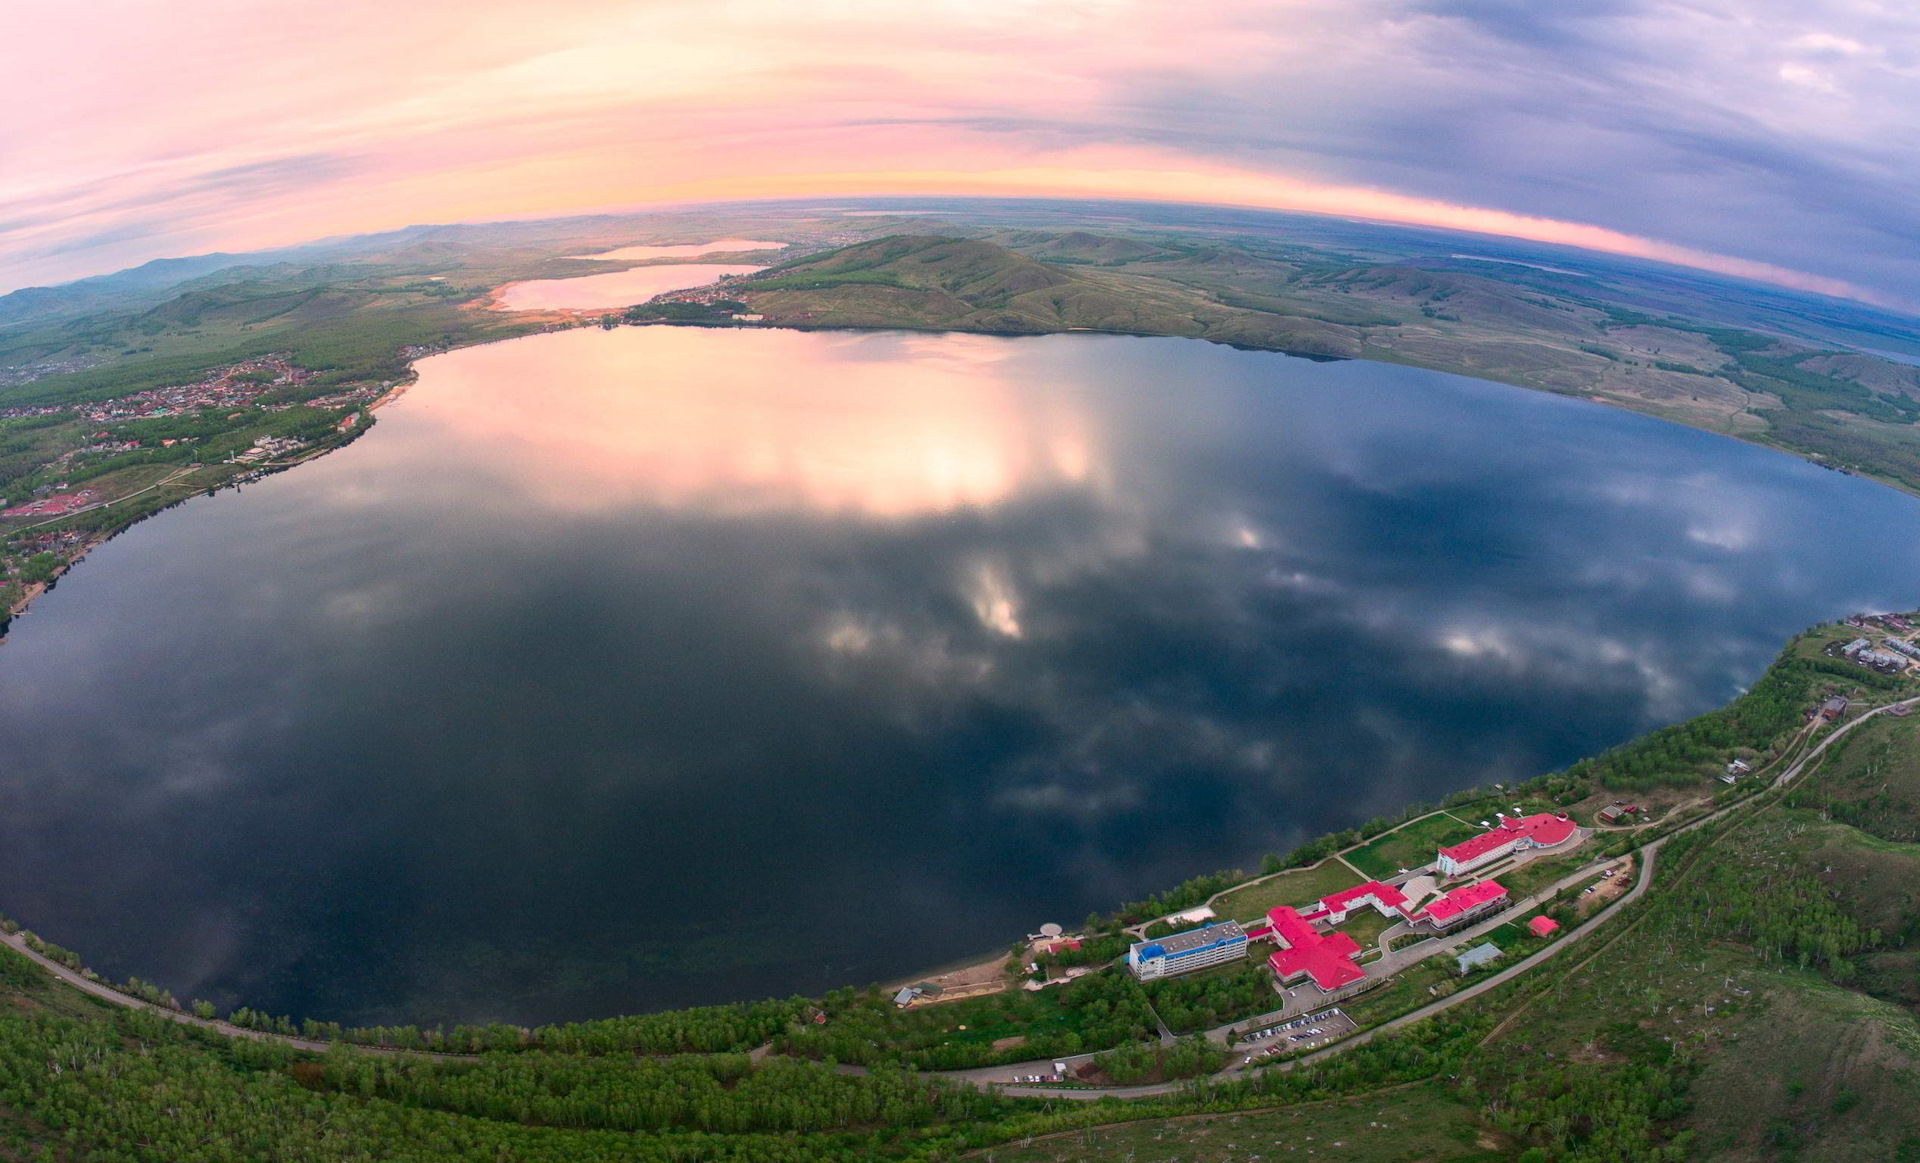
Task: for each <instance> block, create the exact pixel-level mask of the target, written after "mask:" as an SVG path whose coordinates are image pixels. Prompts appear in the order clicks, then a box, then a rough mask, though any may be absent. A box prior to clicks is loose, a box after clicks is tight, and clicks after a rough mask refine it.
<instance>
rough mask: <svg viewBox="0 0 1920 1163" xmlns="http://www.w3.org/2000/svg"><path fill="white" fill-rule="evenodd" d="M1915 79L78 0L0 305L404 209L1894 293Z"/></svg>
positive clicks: (1348, 32) (1146, 6) (949, 2)
mask: <svg viewBox="0 0 1920 1163" xmlns="http://www.w3.org/2000/svg"><path fill="white" fill-rule="evenodd" d="M1576 9H1577V11H1576ZM1917 89H1920V24H1917V23H1916V17H1914V16H1912V15H1908V14H1907V8H1906V7H1905V6H1903V5H1896V4H1892V3H1886V4H1879V3H1873V2H1871V0H1806V2H1802V3H1788V2H1785V0H1777V2H1776V0H1752V2H1741V0H1698V2H1695V3H1685V4H1677V3H1676V4H1658V3H1619V2H1609V0H1594V2H1592V3H1587V4H1582V5H1578V6H1565V5H1544V4H1538V3H1533V2H1531V0H1352V2H1348V3H1333V2H1329V0H1264V2H1245V0H1215V2H1212V3H1208V4H1187V5H1172V4H1165V3H1153V2H1144V0H1085V2H1079V3H1075V2H1071V0H1066V2H1053V3H1039V2H1029V0H972V2H967V3H959V2H953V0H916V2H915V3H911V4H908V3H895V2H881V0H864V2H860V0H837V2H834V0H828V2H824V3H809V4H792V3H780V2H778V0H710V2H690V0H637V2H636V0H621V2H614V0H556V2H553V3H542V4H531V3H525V2H523V0H513V2H507V0H472V2H469V3H463V4H459V5H454V4H447V3H437V2H433V0H423V2H419V3H413V4H404V3H392V2H391V0H387V2H383V3H373V2H372V0H332V2H330V3H327V4H324V5H322V4H318V3H314V2H313V0H168V2H165V3H162V2H161V0H74V2H73V3H69V4H64V5H33V6H21V8H20V9H19V10H17V11H14V12H11V13H9V28H8V35H7V37H6V39H5V42H4V44H3V45H0V102H4V104H0V108H4V109H5V110H6V112H5V113H4V114H0V289H6V288H11V287H14V286H19V285H23V284H27V283H34V282H51V281H58V280H61V279H67V278H73V277H78V276H81V275H86V274H95V273H101V272H103V271H108V270H113V269H116V268H118V267H121V266H125V265H128V264H131V263H135V262H139V261H143V260H145V259H149V258H154V257H160V256H166V255H179V254H190V253H196V252H201V251H207V250H214V249H224V250H244V249H250V248H256V247H262V246H271V245H282V244H289V243H294V242H299V241H303V240H306V239H310V238H314V237H318V236H322V235H328V234H340V233H350V232H361V231H371V230H381V229H390V228H393V227H398V226H402V225H407V224H410V223H415V222H447V221H458V220H464V219H475V218H505V217H528V216H539V215H553V214H564V213H574V212H582V211H590V210H600V209H609V208H621V207H638V206H644V205H649V204H659V203H668V202H683V201H697V200H722V199H735V198H762V197H804V196H814V195H826V196H833V197H839V196H852V195H859V194H890V193H930V194H947V193H951V194H960V193H971V194H993V193H1014V194H1026V195H1034V194H1038V195H1046V194H1061V195H1068V196H1088V195H1098V196H1114V197H1127V198H1150V199H1171V200H1180V201H1207V202H1221V203H1232V204H1238V205H1249V206H1268V207H1275V208H1286V209H1304V210H1312V211H1318V212H1324V213H1333V214H1344V215H1351V216H1355V217H1365V218H1380V219H1387V220H1393V221H1406V222H1417V223H1425V224H1432V225H1441V226H1455V227H1461V228H1465V229H1472V230H1482V231H1487V232H1491V233H1499V234H1511V235H1516V236H1519V237H1525V238H1531V239H1538V240H1544V241H1553V242H1566V243H1571V244H1574V245H1580V246H1588V247H1594V248H1597V249H1603V250H1609V251H1615V252H1620V253H1626V254H1634V255H1640V256H1643V257H1651V258H1659V259H1665V260H1668V261H1675V262H1681V263H1687V264H1691V265H1697V266H1703V267H1707V268H1709V269H1714V270H1720V271H1724V272H1728V273H1734V274H1740V275H1746V276H1749V277H1755V278H1761V279H1770V280H1774V281H1778V282H1782V283H1786V284H1789V285H1793V286H1798V287H1803V288H1806V289H1811V290H1820V291H1826V292H1829V293H1836V294H1858V295H1861V296H1863V297H1868V298H1874V299H1880V300H1886V301H1896V302H1899V301H1907V300H1912V299H1916V298H1920V251H1917V250H1916V247H1915V246H1914V243H1913V239H1912V218H1913V209H1914V206H1915V202H1916V195H1920V179H1916V178H1915V176H1914V175H1913V173H1912V172H1911V167H1910V166H1909V165H1908V159H1910V158H1911V157H1912V156H1914V147H1915V146H1916V145H1917V144H1920V142H1916V141H1915V140H1914V138H1915V136H1916V135H1915V118H1914V116H1913V110H1915V109H1916V108H1920V100H1917V98H1920V91H1916V90H1917Z"/></svg>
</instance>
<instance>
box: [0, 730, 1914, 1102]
mask: <svg viewBox="0 0 1920 1163" xmlns="http://www.w3.org/2000/svg"><path fill="white" fill-rule="evenodd" d="M1915 706H1920V695H1916V696H1915V697H1913V698H1909V699H1903V700H1901V701H1899V702H1894V703H1888V704H1886V705H1885V706H1881V707H1875V708H1874V709H1872V710H1870V711H1868V712H1866V713H1865V714H1863V715H1861V716H1860V717H1859V718H1857V719H1854V720H1852V721H1851V722H1848V723H1843V724H1841V725H1840V726H1838V727H1835V728H1834V730H1833V731H1832V733H1830V734H1829V735H1828V736H1827V737H1826V738H1825V739H1822V740H1821V741H1820V742H1819V743H1818V744H1817V745H1815V746H1814V747H1812V748H1810V749H1809V750H1808V751H1807V752H1806V753H1805V754H1803V755H1801V756H1800V758H1799V759H1797V760H1795V761H1794V762H1793V763H1792V764H1791V765H1789V766H1788V767H1787V769H1786V770H1785V771H1782V772H1781V773H1780V774H1779V775H1778V776H1776V777H1775V778H1774V780H1773V782H1772V784H1771V785H1769V788H1768V790H1770V791H1772V790H1777V789H1779V788H1782V787H1785V786H1786V785H1787V784H1789V783H1791V782H1792V781H1793V780H1795V779H1797V778H1799V776H1800V775H1801V773H1803V772H1805V771H1806V770H1807V769H1808V766H1809V765H1811V764H1813V763H1814V762H1815V761H1817V760H1818V759H1819V758H1820V757H1821V756H1822V755H1824V754H1825V753H1826V750H1827V748H1828V747H1829V746H1831V745H1832V744H1834V743H1835V742H1837V741H1838V740H1839V739H1840V738H1841V737H1842V736H1845V735H1847V734H1848V733H1850V732H1851V731H1853V730H1854V728H1856V727H1858V726H1860V724H1862V723H1864V722H1866V721H1867V720H1868V719H1871V718H1873V717H1874V716H1875V715H1880V714H1884V713H1885V712H1887V711H1889V710H1892V709H1893V708H1894V707H1915ZM1752 802H1753V801H1752V800H1751V799H1745V800H1742V801H1740V802H1739V803H1736V804H1729V805H1727V806H1726V807H1724V808H1721V809H1720V810H1719V811H1717V812H1710V813H1708V814H1707V815H1704V816H1702V817H1700V818H1699V819H1698V820H1695V821H1693V822H1692V823H1689V824H1685V825H1682V826H1681V827H1679V828H1677V829H1675V830H1674V831H1673V832H1672V833H1669V835H1668V836H1663V837H1661V838H1660V839H1658V840H1654V841H1652V842H1650V843H1648V844H1646V845H1645V846H1643V847H1641V848H1639V849H1636V850H1635V851H1637V852H1638V853H1639V855H1640V857H1641V859H1640V861H1639V869H1638V871H1639V876H1638V878H1637V879H1636V880H1635V881H1634V884H1633V887H1632V888H1630V889H1628V890H1627V891H1626V892H1624V893H1622V894H1621V895H1620V897H1619V898H1618V899H1616V900H1615V901H1613V902H1612V903H1611V904H1609V905H1607V907H1606V908H1604V909H1601V910H1600V911H1599V912H1597V913H1595V914H1594V915H1593V916H1592V917H1590V918H1588V919H1587V920H1586V921H1585V922H1583V923H1582V924H1581V925H1580V926H1579V927H1577V928H1574V929H1571V930H1569V931H1568V932H1567V934H1566V936H1564V937H1562V938H1561V939H1560V940H1558V941H1555V942H1554V943H1553V944H1551V945H1548V946H1547V947H1546V948H1544V949H1542V950H1540V951H1539V952H1537V953H1534V954H1533V955H1531V956H1529V957H1527V958H1526V959H1525V960H1522V961H1520V962H1518V963H1517V964H1514V965H1511V966H1509V967H1507V968H1506V969H1503V970H1501V971H1500V972H1499V973H1496V974H1494V975H1493V976H1492V977H1489V978H1486V979H1485V980H1483V981H1477V982H1475V983H1474V984H1472V985H1470V986H1467V987H1466V988H1465V989H1462V990H1460V991H1459V992H1457V993H1454V994H1451V995H1449V996H1447V997H1444V998H1441V999H1440V1000H1439V1001H1436V1002H1433V1003H1431V1004H1429V1005H1425V1006H1422V1007H1420V1008H1419V1009H1417V1010H1412V1011H1410V1012H1408V1013H1405V1014H1402V1015H1400V1016H1399V1017H1397V1018H1392V1019H1390V1020H1388V1021H1385V1022H1382V1023H1381V1024H1380V1025H1378V1026H1374V1027H1372V1028H1371V1029H1368V1030H1363V1031H1361V1032H1360V1033H1358V1034H1355V1035H1354V1036H1353V1037H1350V1038H1347V1039H1345V1040H1343V1041H1340V1042H1336V1043H1334V1044H1333V1045H1331V1046H1327V1047H1325V1048H1323V1049H1320V1050H1315V1051H1313V1052H1312V1053H1310V1054H1304V1055H1302V1056H1301V1057H1299V1058H1290V1059H1288V1060H1286V1061H1285V1062H1277V1063H1274V1064H1272V1065H1270V1066H1265V1067H1255V1068H1252V1069H1249V1070H1244V1071H1243V1070H1242V1069H1241V1068H1239V1067H1229V1068H1227V1069H1226V1070H1223V1071H1221V1072H1220V1074H1218V1075H1215V1076H1214V1077H1215V1078H1229V1079H1230V1078H1233V1077H1234V1076H1235V1075H1237V1074H1239V1073H1258V1072H1259V1071H1261V1070H1292V1069H1295V1068H1296V1067H1299V1066H1301V1065H1303V1064H1306V1063H1310V1062H1317V1061H1320V1060H1321V1059H1323V1058H1327V1057H1329V1056H1331V1055H1334V1054H1339V1053H1343V1052H1345V1051H1347V1050H1350V1049H1352V1048H1353V1047H1355V1046H1363V1045H1365V1044H1366V1043H1368V1042H1370V1041H1372V1040H1373V1038H1374V1037H1375V1036H1376V1035H1378V1034H1380V1033H1382V1032H1384V1031H1387V1030H1396V1029H1400V1028H1402V1027H1404V1026H1408V1025H1412V1024H1413V1023H1414V1022H1419V1021H1425V1020H1426V1019H1427V1018H1430V1017H1432V1016H1434V1015H1435V1014H1438V1013H1442V1012H1444V1011H1446V1010H1448V1009H1451V1008H1452V1007H1454V1006H1457V1005H1460V1004H1461V1003H1463V1002H1467V1001H1470V1000H1472V999H1473V998H1476V997H1478V996H1480V995H1481V994H1483V993H1485V992H1487V991H1488V990H1490V989H1495V988H1498V987H1499V986H1501V985H1504V984H1505V983H1506V982H1508V981H1510V980H1512V979H1513V978H1514V977H1516V976H1518V975H1519V974H1521V973H1524V972H1526V971H1527V970H1529V969H1531V968H1533V967H1534V966H1536V965H1538V964H1540V963H1541V962H1543V961H1545V960H1547V959H1548V958H1550V957H1555V956H1558V955H1559V954H1560V952H1561V950H1563V949H1566V948H1567V947H1569V946H1571V945H1573V944H1575V943H1577V942H1579V941H1580V940H1581V939H1583V938H1585V937H1586V936H1587V935H1588V934H1589V933H1591V932H1593V930H1595V929H1596V928H1598V927H1599V926H1601V925H1602V924H1604V923H1605V922H1607V921H1608V920H1611V919H1612V918H1613V917H1614V915H1615V914H1617V913H1618V912H1619V911H1620V910H1621V909H1622V908H1624V907H1626V906H1627V905H1629V904H1632V903H1633V902H1634V901H1637V900H1639V899H1640V897H1641V896H1642V895H1644V894H1645V893H1646V891H1647V886H1648V885H1650V884H1651V883H1652V882H1653V869H1654V862H1655V859H1656V857H1657V855H1658V852H1659V849H1660V846H1661V845H1662V844H1664V843H1665V842H1666V841H1667V840H1668V839H1669V838H1670V837H1671V836H1677V835H1679V834H1680V833H1681V832H1688V831H1692V830H1693V829H1695V828H1698V827H1700V826H1701V825H1703V824H1706V823H1709V822H1711V821H1713V820H1716V819H1718V818H1720V817H1721V816H1724V815H1726V814H1727V813H1728V812H1731V811H1734V810H1735V809H1737V808H1740V807H1744V806H1746V805H1747V804H1750V803H1752ZM1590 871H1591V870H1590V869H1582V870H1581V871H1579V872H1576V873H1574V874H1573V875H1572V877H1570V878H1566V879H1577V878H1579V877H1581V876H1585V875H1588V874H1589V872H1590ZM1566 879H1563V880H1562V881H1561V882H1557V883H1556V884H1555V886H1554V890H1555V891H1558V889H1559V888H1560V887H1561V886H1562V885H1563V884H1564V883H1566ZM1537 895H1539V894H1536V896H1537ZM0 944H4V945H6V946H7V947H9V948H11V949H13V950H14V951H15V952H17V953H19V954H20V955H21V956H23V957H25V958H27V959H28V960H29V961H32V962H33V963H34V964H35V965H38V966H39V967H40V968H42V969H44V970H46V971H47V973H49V974H50V975H52V976H53V977H54V978H56V979H58V980H59V981H62V982H64V983H66V984H67V985H70V986H72V987H73V988H75V989H77V990H79V991H80V992H82V993H85V994H87V995H89V996H91V997H95V998H98V999H99V1000H101V1001H104V1002H107V1003H109V1004H111V1005H117V1006H122V1007H125V1008H127V1009H135V1010H146V1011H148V1012H149V1013H153V1014H156V1015H158V1016H160V1017H162V1018H165V1019H166V1020H167V1021H170V1022H175V1023H177V1024H179V1025H183V1026H195V1027H198V1028H200V1029H203V1030H209V1031H211V1032H213V1033H215V1034H219V1035H220V1036H222V1037H227V1038H248V1039H251V1040H253V1041H256V1042H276V1043H278V1044H280V1045H282V1046H288V1047H291V1048H293V1049H296V1050H306V1051H309V1052H312V1053H325V1052H326V1051H327V1050H328V1049H330V1048H331V1047H333V1046H336V1045H342V1044H345V1045H350V1046H352V1047H353V1048H354V1049H355V1050H357V1051H359V1052H360V1053H363V1054H376V1055H381V1056H393V1057H407V1056H411V1057H421V1058H429V1059H432V1060H434V1061H437V1062H459V1061H473V1060H475V1059H477V1058H478V1055H475V1054H453V1053H447V1052H444V1051H433V1050H406V1049H401V1048H399V1047H393V1046H366V1045H362V1044H360V1043H357V1042H356V1043H338V1042H328V1041H322V1040H318V1039H314V1038H301V1037H297V1036H294V1035H291V1034H276V1033H270V1032H268V1031H265V1030H250V1029H247V1028H246V1027H244V1026H236V1025H234V1024H233V1023H231V1022H226V1021H222V1020H220V1019H218V1018H202V1017H198V1016H196V1015H194V1014H188V1013H182V1012H180V1011H179V1010H175V1009H170V1008H168V1007H166V1006H161V1005H155V1004H153V1003H152V1002H149V1001H146V1000H144V999H141V998H137V997H133V996H131V995H129V994H125V993H122V992H120V991H119V990H117V989H115V988H113V987H112V986H110V985H106V984H104V983H102V982H98V981H94V980H91V979H89V978H87V977H85V976H83V975H82V974H80V973H78V972H76V971H75V970H72V969H69V968H68V967H66V966H65V965H62V964H61V963H60V962H58V961H55V960H53V959H52V958H51V957H48V956H46V955H45V954H43V953H38V952H35V951H34V950H33V949H32V948H30V947H29V946H28V945H27V942H26V938H25V936H24V935H23V934H22V933H0ZM985 1069H992V1070H1008V1069H1012V1068H1011V1067H991V1068H985ZM981 1072H983V1071H952V1072H946V1073H942V1072H927V1076H928V1077H934V1078H940V1077H945V1078H951V1079H955V1080H959V1081H967V1082H973V1083H974V1084H975V1085H978V1086H982V1087H990V1086H997V1087H998V1088H999V1090H1000V1092H1001V1093H1003V1094H1009V1095H1017V1096H1025V1097H1031V1098H1067V1099H1077V1100H1082V1101H1092V1100H1096V1099H1102V1098H1123V1099H1124V1098H1152V1097H1156V1096H1159V1095H1166V1094H1174V1093H1177V1092H1179V1091H1182V1090H1185V1089H1187V1088H1188V1087H1190V1086H1192V1085H1193V1083H1192V1081H1191V1080H1182V1081H1179V1082H1160V1083H1151V1084H1148V1085H1144V1086H1117V1087H1105V1088H1101V1089H1099V1090H1074V1089H1066V1088H1055V1087H1049V1086H1007V1085H1003V1084H1000V1083H995V1082H992V1081H990V1080H986V1079H980V1078H972V1077H968V1075H970V1074H976V1073H981Z"/></svg>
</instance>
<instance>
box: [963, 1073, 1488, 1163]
mask: <svg viewBox="0 0 1920 1163" xmlns="http://www.w3.org/2000/svg"><path fill="white" fill-rule="evenodd" d="M1309 1152H1312V1154H1309ZM989 1154H990V1155H991V1157H992V1158H993V1160H994V1163H1068V1161H1072V1163H1082V1161H1084V1160H1094V1159H1113V1160H1121V1159H1126V1160H1131V1161H1132V1163H1229V1161H1231V1163H1243V1161H1244V1160H1247V1159H1291V1158H1302V1159H1305V1158H1324V1159H1333V1160H1339V1161H1340V1163H1491V1161H1493V1160H1500V1159H1511V1158H1512V1157H1513V1156H1512V1153H1511V1150H1510V1148H1509V1147H1508V1144H1507V1141H1506V1140H1505V1138H1504V1137H1502V1136H1499V1135H1496V1134H1493V1133H1491V1132H1489V1131H1488V1130H1487V1129H1486V1128H1485V1127H1484V1126H1482V1125H1481V1123H1480V1122H1479V1120H1478V1119H1477V1118H1476V1117H1475V1112H1474V1111H1473V1110H1472V1108H1470V1107H1469V1106H1467V1105H1466V1104H1464V1103H1462V1102H1461V1101H1460V1100H1459V1099H1457V1098H1455V1097H1454V1096H1453V1095H1452V1094H1451V1093H1449V1092H1448V1091H1447V1090H1446V1089H1445V1088H1443V1087H1441V1086H1438V1085H1435V1084H1431V1083H1426V1084H1422V1085H1419V1086H1410V1087H1405V1088H1401V1089H1398V1090H1392V1091H1387V1092H1384V1093H1382V1094H1379V1095H1377V1096H1374V1097H1371V1098H1365V1099H1357V1100H1351V1101H1345V1102H1322V1103H1307V1104H1303V1105H1300V1106H1294V1107H1288V1108H1286V1109H1284V1110H1272V1111H1255V1112H1249V1113H1244V1114H1221V1115H1201V1116H1195V1117H1186V1118H1174V1119H1145V1120H1142V1121H1140V1122H1134V1123H1123V1124H1120V1125H1118V1126H1108V1127H1096V1128H1090V1129H1088V1130H1084V1131H1072V1132H1068V1133H1066V1134H1062V1135H1053V1136H1047V1137H1044V1138H1036V1139H1033V1140H1031V1141H1029V1142H1026V1143H1009V1144H1006V1145H1004V1146H999V1147H995V1148H993V1149H992V1150H991V1151H990V1152H981V1153H976V1154H975V1155H973V1156H970V1158H974V1159H983V1160H984V1159H985V1158H987V1156H988V1155H989Z"/></svg>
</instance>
